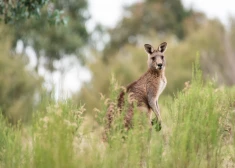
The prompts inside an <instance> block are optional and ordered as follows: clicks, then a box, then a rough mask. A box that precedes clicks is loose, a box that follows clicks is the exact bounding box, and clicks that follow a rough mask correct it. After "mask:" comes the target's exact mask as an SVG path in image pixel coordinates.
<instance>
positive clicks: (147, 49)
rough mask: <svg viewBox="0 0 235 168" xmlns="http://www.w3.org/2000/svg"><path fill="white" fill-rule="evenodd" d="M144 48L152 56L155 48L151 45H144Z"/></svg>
mask: <svg viewBox="0 0 235 168" xmlns="http://www.w3.org/2000/svg"><path fill="white" fill-rule="evenodd" d="M144 48H145V51H146V52H147V53H148V54H152V53H153V51H154V48H153V47H152V46H151V45H150V44H145V45H144Z"/></svg>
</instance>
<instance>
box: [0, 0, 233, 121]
mask: <svg viewBox="0 0 235 168" xmlns="http://www.w3.org/2000/svg"><path fill="white" fill-rule="evenodd" d="M195 2H196V1H195ZM195 2H194V1H192V2H191V1H183V2H182V1H180V0H175V1H171V0H144V1H130V2H125V3H124V2H122V1H115V2H113V4H112V3H111V2H108V1H102V2H101V1H100V2H98V1H89V2H88V1H87V0H76V1H74V0H70V1H67V0H55V1H49V0H47V1H40V0H39V1H27V0H24V1H17V0H15V1H9V2H8V1H6V2H5V1H4V2H2V3H1V5H0V14H1V15H0V16H1V22H0V31H1V33H0V43H1V44H0V48H1V53H0V69H1V71H0V81H1V82H0V108H1V110H2V113H3V114H4V115H5V116H7V117H8V118H9V119H10V120H11V121H12V122H14V123H16V122H17V121H18V120H19V119H21V120H25V121H27V120H28V119H29V118H30V116H31V115H32V111H33V110H35V109H37V108H38V107H40V103H41V101H42V99H43V96H44V95H45V94H49V95H51V96H52V97H54V98H55V100H63V99H66V98H71V97H72V99H73V101H74V103H77V104H85V106H86V109H87V113H88V114H92V110H93V109H94V108H99V107H100V105H99V98H100V93H102V94H104V95H108V92H109V90H108V88H109V80H110V78H111V74H112V73H114V74H115V76H116V78H117V80H118V82H119V84H120V85H123V86H125V85H127V84H128V83H130V82H131V81H133V80H135V79H137V78H138V77H139V76H140V75H141V74H142V73H144V72H145V71H146V69H147V66H146V60H147V56H146V54H145V52H144V49H143V45H144V44H145V43H150V44H152V45H153V46H158V44H159V43H160V42H162V41H167V42H168V49H167V52H166V58H167V69H166V76H167V78H168V85H167V87H166V90H165V91H164V93H163V94H164V95H168V96H172V95H174V94H175V93H176V91H179V90H182V88H184V83H185V82H186V81H189V80H190V79H191V74H192V71H191V70H192V63H193V62H194V61H195V59H196V56H197V55H199V56H200V64H201V67H202V70H203V74H204V78H209V79H213V80H215V82H216V84H217V85H218V86H232V85H234V84H235V78H234V75H235V66H234V65H233V64H234V63H235V55H234V53H235V52H234V46H235V18H234V17H233V16H232V15H231V16H228V18H227V20H226V22H225V21H224V20H219V19H218V18H211V17H210V18H208V17H207V13H204V12H203V11H202V10H201V11H199V10H197V8H193V7H194V6H193V4H194V3H195ZM198 3H199V2H198ZM204 3H205V4H208V2H204ZM190 4H191V5H190ZM115 5H116V8H117V9H116V10H115V11H113V13H112V11H110V9H115ZM118 5H119V6H118ZM122 5H123V8H121V7H122ZM217 5H218V4H217ZM227 5H228V4H227ZM109 6H110V9H109ZM96 7H97V9H96ZM100 9H104V10H102V11H99V10H100ZM211 10H212V11H213V10H216V6H215V9H214V8H213V5H211ZM115 12H116V13H115ZM117 12H119V13H117ZM218 12H226V11H218ZM228 12H229V11H228ZM208 13H210V11H208ZM96 14H97V16H96ZM102 17H103V18H102ZM97 18H98V19H99V18H101V19H102V20H101V22H99V20H98V19H97ZM103 23H106V24H103Z"/></svg>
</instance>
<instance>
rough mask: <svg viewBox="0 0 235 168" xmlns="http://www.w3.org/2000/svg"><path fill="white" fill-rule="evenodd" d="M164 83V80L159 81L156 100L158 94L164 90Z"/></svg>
mask: <svg viewBox="0 0 235 168" xmlns="http://www.w3.org/2000/svg"><path fill="white" fill-rule="evenodd" d="M166 83H167V82H166V79H162V80H160V82H159V86H158V92H157V100H158V98H159V96H160V94H161V93H162V91H163V90H164V89H165V87H166Z"/></svg>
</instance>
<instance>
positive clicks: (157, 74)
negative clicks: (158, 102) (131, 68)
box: [147, 68, 165, 77]
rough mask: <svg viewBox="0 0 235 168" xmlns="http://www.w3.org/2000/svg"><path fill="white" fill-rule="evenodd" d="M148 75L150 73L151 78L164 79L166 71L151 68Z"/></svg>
mask: <svg viewBox="0 0 235 168" xmlns="http://www.w3.org/2000/svg"><path fill="white" fill-rule="evenodd" d="M147 73H149V74H150V75H151V76H155V77H162V76H165V69H161V70H159V69H153V68H149V69H148V71H147Z"/></svg>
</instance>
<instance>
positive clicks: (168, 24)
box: [104, 0, 202, 59]
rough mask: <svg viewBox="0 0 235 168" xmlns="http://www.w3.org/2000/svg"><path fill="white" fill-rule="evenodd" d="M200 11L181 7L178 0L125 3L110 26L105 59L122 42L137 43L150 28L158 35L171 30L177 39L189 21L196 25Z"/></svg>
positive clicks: (146, 0) (119, 46)
mask: <svg viewBox="0 0 235 168" xmlns="http://www.w3.org/2000/svg"><path fill="white" fill-rule="evenodd" d="M201 17H202V15H200V14H198V13H197V12H194V11H192V10H189V9H186V8H184V6H183V4H182V2H181V0H175V1H171V0H164V1H163V0H154V1H153V0H145V1H141V2H136V3H134V4H133V5H131V6H129V7H126V8H125V12H124V16H123V18H122V19H121V20H120V22H119V23H118V24H117V26H116V27H115V28H113V29H110V30H109V35H110V41H109V42H108V43H107V45H106V47H105V50H104V56H105V57H104V59H107V58H108V57H110V56H113V52H117V51H118V50H117V49H116V48H122V47H123V46H125V44H127V43H130V44H134V45H135V44H139V43H141V42H142V40H143V39H144V38H145V37H146V36H150V35H151V34H152V33H153V32H154V33H155V34H157V36H158V38H161V39H163V38H165V36H166V35H168V34H169V33H170V34H174V35H175V36H176V37H177V38H178V39H183V38H184V37H186V35H187V32H188V30H187V29H186V28H185V26H186V25H188V24H189V23H190V21H191V22H192V23H193V24H194V27H195V28H196V26H198V25H199V22H198V21H200V20H201Z"/></svg>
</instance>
